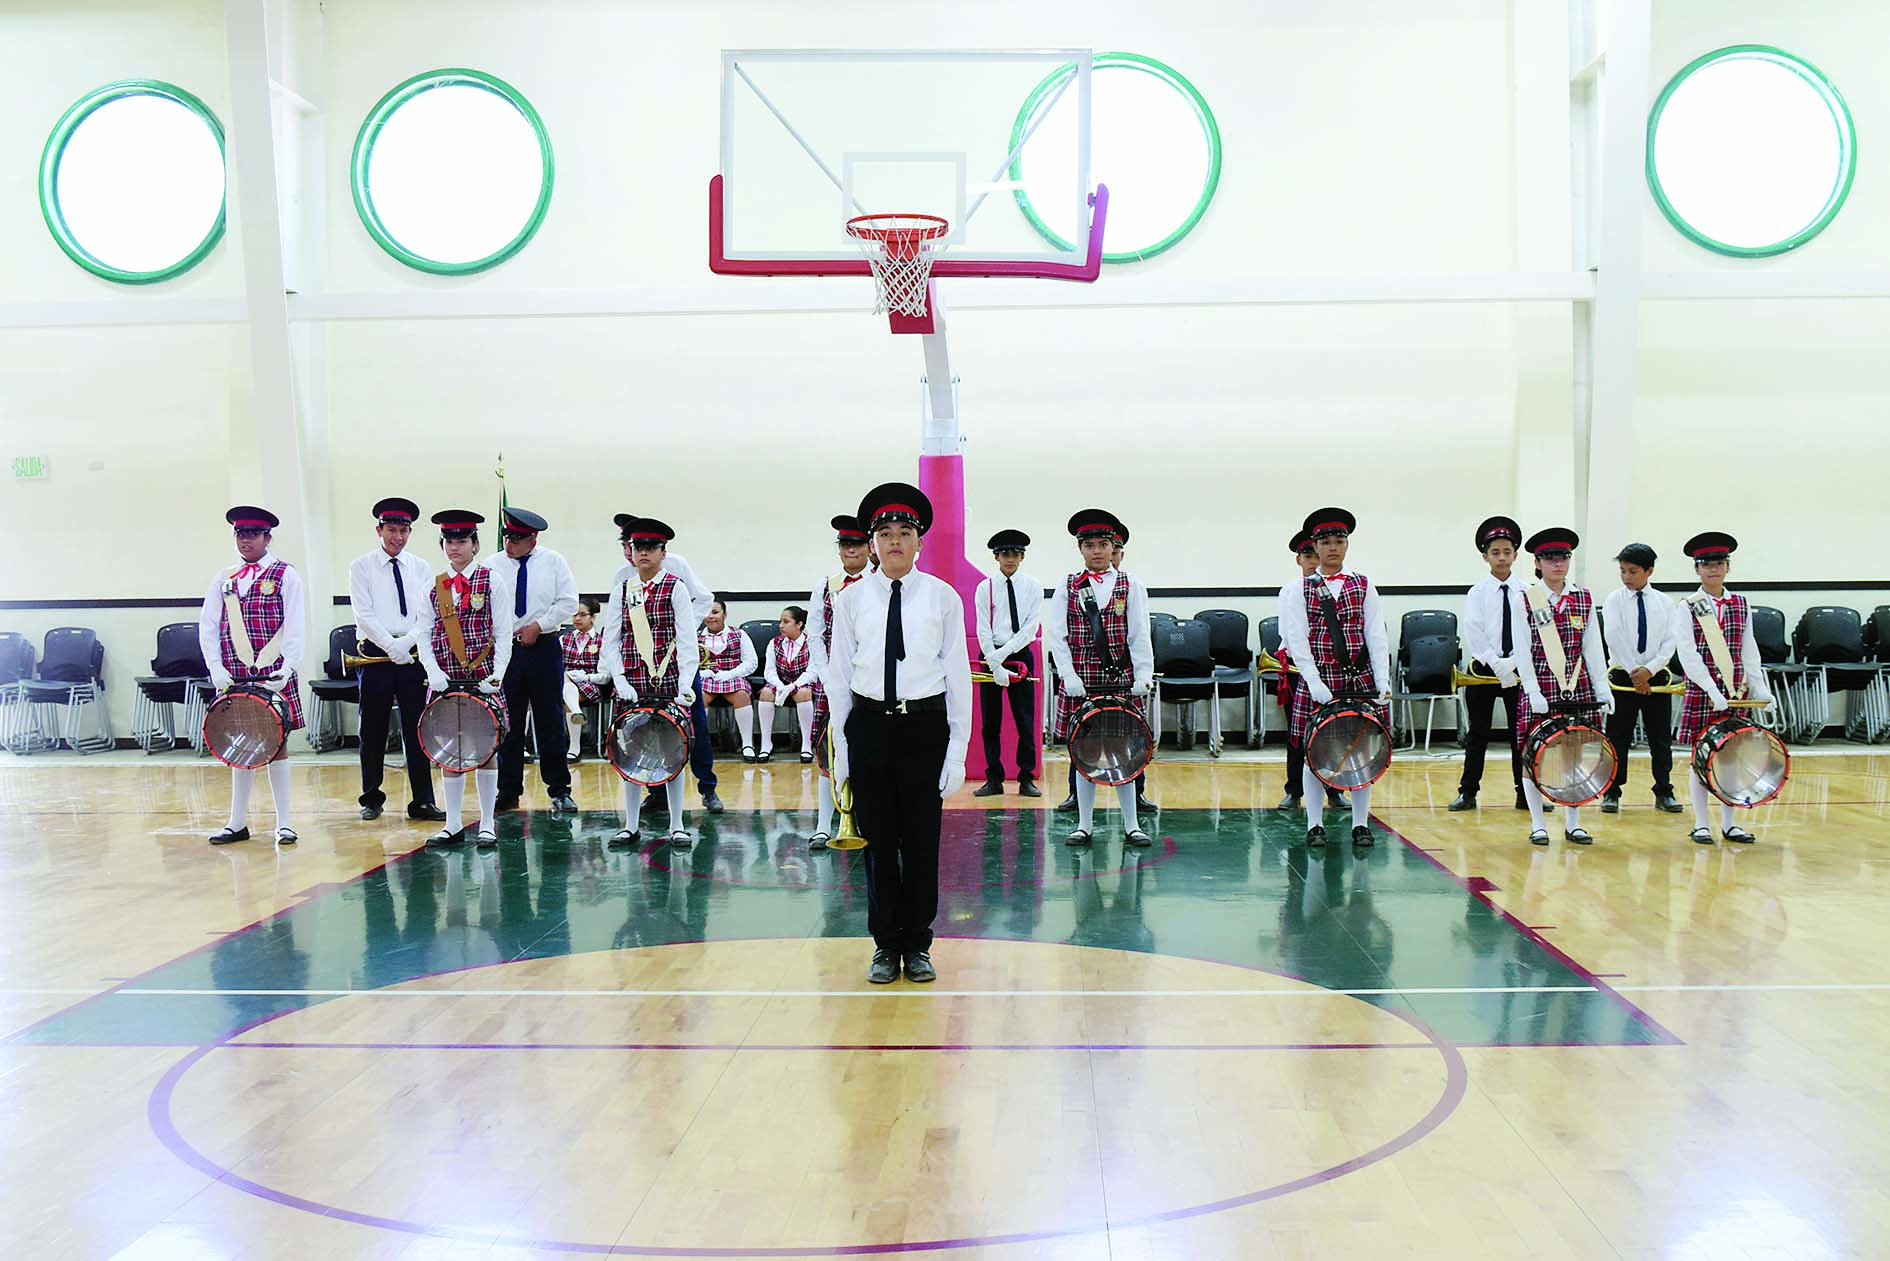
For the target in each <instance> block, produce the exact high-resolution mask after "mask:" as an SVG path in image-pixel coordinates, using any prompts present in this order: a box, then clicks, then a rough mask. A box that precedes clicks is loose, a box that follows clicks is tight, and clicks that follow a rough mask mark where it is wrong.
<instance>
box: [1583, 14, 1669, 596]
mask: <svg viewBox="0 0 1890 1261" xmlns="http://www.w3.org/2000/svg"><path fill="white" fill-rule="evenodd" d="M1579 8H1580V9H1581V10H1586V11H1587V13H1586V14H1585V16H1587V17H1590V18H1593V19H1598V20H1589V21H1582V20H1580V19H1579V18H1578V20H1577V22H1575V23H1572V24H1571V25H1572V29H1573V30H1574V31H1576V32H1577V33H1578V35H1580V36H1581V37H1582V38H1591V39H1593V40H1594V41H1595V42H1594V44H1593V46H1591V47H1589V48H1585V49H1582V48H1579V44H1580V42H1581V39H1578V40H1576V41H1575V43H1576V44H1577V51H1575V54H1574V55H1573V56H1572V57H1571V58H1570V61H1571V66H1570V82H1571V85H1572V90H1573V91H1574V92H1575V93H1576V94H1577V95H1576V98H1575V99H1576V100H1578V101H1579V100H1582V99H1584V98H1585V100H1586V104H1587V108H1586V109H1578V110H1577V111H1576V112H1575V114H1574V115H1573V116H1572V117H1571V132H1572V140H1573V143H1574V152H1575V154H1576V158H1577V161H1576V166H1577V172H1578V175H1586V176H1587V181H1586V186H1585V187H1582V185H1581V183H1580V182H1579V181H1578V184H1577V187H1578V188H1579V189H1580V190H1581V191H1580V192H1578V193H1577V195H1576V200H1575V214H1576V218H1575V227H1576V232H1575V240H1576V242H1577V256H1576V263H1577V265H1578V266H1581V265H1588V266H1591V267H1593V269H1594V272H1595V297H1594V301H1592V302H1587V303H1578V304H1577V310H1576V325H1577V327H1576V329H1575V341H1574V350H1575V354H1576V359H1577V362H1576V409H1577V410H1576V417H1575V423H1576V435H1575V437H1576V441H1575V449H1574V451H1573V452H1572V455H1573V459H1572V461H1571V464H1572V468H1573V472H1574V480H1575V504H1576V518H1577V519H1576V521H1575V528H1576V529H1577V530H1578V531H1580V532H1581V534H1582V537H1583V538H1584V539H1586V540H1587V541H1588V546H1586V547H1584V548H1582V550H1581V551H1580V552H1578V553H1577V565H1578V573H1579V575H1580V576H1581V577H1582V578H1583V579H1584V580H1585V581H1592V580H1593V578H1592V577H1591V576H1592V575H1599V574H1601V573H1602V572H1604V571H1603V569H1602V568H1601V566H1602V565H1603V564H1604V562H1605V558H1606V557H1609V556H1612V555H1613V554H1614V551H1615V549H1616V548H1618V547H1620V546H1621V545H1622V544H1624V543H1627V542H1630V541H1631V540H1630V539H1629V538H1628V530H1629V528H1630V522H1631V511H1630V510H1631V508H1632V505H1633V498H1634V485H1635V476H1634V473H1635V469H1634V462H1635V434H1634V401H1635V391H1636V366H1637V360H1638V357H1639V354H1640V302H1641V219H1642V207H1643V204H1644V201H1643V199H1644V198H1645V197H1646V195H1647V194H1646V192H1645V191H1644V178H1645V177H1644V169H1645V165H1646V159H1647V141H1646V135H1647V108H1648V82H1647V76H1648V45H1649V41H1650V39H1651V34H1652V14H1651V6H1650V0H1593V4H1592V8H1591V7H1590V5H1589V4H1587V3H1582V4H1580V5H1579ZM1591 85H1592V86H1591ZM1591 234H1592V235H1591ZM1584 369H1585V373H1584ZM1584 395H1585V397H1584ZM1584 404H1585V405H1584ZM1582 558H1586V562H1587V563H1586V564H1583V563H1582Z"/></svg>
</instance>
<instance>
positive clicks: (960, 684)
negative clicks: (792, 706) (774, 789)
mask: <svg viewBox="0 0 1890 1261" xmlns="http://www.w3.org/2000/svg"><path fill="white" fill-rule="evenodd" d="M858 516H859V519H860V521H861V522H862V523H863V524H864V525H865V526H866V527H867V529H868V530H870V531H871V532H872V535H873V539H874V542H875V544H876V546H877V548H878V554H879V564H880V568H879V571H878V572H877V573H874V574H871V575H869V576H868V577H866V578H865V579H863V580H861V581H859V582H857V583H855V584H853V586H852V587H850V588H849V589H847V590H846V591H845V592H843V593H842V594H841V595H840V597H839V598H838V599H836V600H835V601H834V602H833V645H832V648H831V650H830V653H829V656H828V660H827V683H828V687H829V695H828V699H829V701H830V702H831V704H832V706H833V732H834V741H833V761H834V765H833V774H834V779H835V781H836V782H846V783H849V784H850V785H851V786H852V790H853V818H854V822H855V824H856V825H857V826H858V827H859V830H860V835H861V836H863V837H865V838H866V872H867V899H866V923H867V927H868V929H869V930H870V931H871V932H872V934H873V947H874V948H873V961H872V963H871V965H869V967H868V968H867V972H866V979H867V980H868V981H870V982H872V983H873V984H875V985H885V984H889V983H890V982H892V981H895V980H897V979H898V978H899V973H900V971H901V969H902V968H903V969H904V971H905V975H906V979H907V980H909V981H932V980H936V979H937V978H938V972H937V970H936V969H935V968H934V967H933V966H932V955H931V950H932V921H933V919H935V918H936V917H937V915H938V846H939V829H940V827H941V825H942V824H943V821H944V799H945V798H946V797H949V796H951V795H952V794H953V793H954V792H956V791H958V789H960V788H962V787H963V786H964V783H965V751H966V747H967V746H968V745H969V744H970V742H971V659H970V655H969V654H968V653H967V652H966V650H965V602H964V601H963V600H961V599H960V598H959V596H958V593H957V592H956V591H954V590H952V588H951V586H950V585H949V584H947V583H946V582H944V581H943V580H941V579H939V578H936V577H933V576H932V575H931V574H927V573H921V572H919V570H917V569H916V568H914V566H915V564H916V563H917V561H918V558H919V541H920V539H921V538H923V537H924V535H925V532H926V530H928V529H930V528H931V525H932V504H931V501H930V500H928V499H927V498H926V497H925V495H924V494H923V493H922V492H921V491H920V490H919V488H918V487H917V486H910V485H907V484H905V483H902V482H888V483H886V484H885V485H883V486H879V487H877V488H875V489H874V490H873V491H872V492H871V493H869V494H868V495H867V496H866V498H865V499H864V500H862V501H861V502H860V511H859V514H858Z"/></svg>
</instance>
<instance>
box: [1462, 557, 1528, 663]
mask: <svg viewBox="0 0 1890 1261" xmlns="http://www.w3.org/2000/svg"><path fill="white" fill-rule="evenodd" d="M1528 585H1529V584H1527V583H1525V582H1524V581H1523V580H1522V578H1521V577H1520V576H1519V575H1517V574H1514V573H1512V574H1510V576H1509V577H1508V578H1507V579H1505V580H1503V581H1502V582H1498V581H1497V580H1496V575H1494V574H1491V575H1490V576H1489V577H1487V578H1485V579H1484V580H1483V581H1481V582H1479V583H1478V584H1477V585H1476V586H1474V587H1472V588H1470V590H1469V591H1467V592H1465V593H1464V597H1463V646H1464V651H1466V652H1468V653H1469V654H1470V659H1471V660H1472V661H1481V662H1482V663H1483V664H1484V665H1486V666H1488V667H1490V669H1492V670H1494V671H1496V673H1497V674H1498V675H1501V676H1505V677H1507V676H1508V675H1511V674H1520V673H1521V672H1522V668H1523V667H1522V666H1521V665H1518V664H1517V663H1518V662H1519V661H1526V659H1527V657H1528V655H1529V644H1528V641H1527V640H1522V639H1517V640H1514V641H1513V642H1512V644H1511V645H1510V653H1509V656H1508V657H1504V655H1503V588H1504V587H1505V586H1507V587H1508V588H1509V612H1510V616H1511V618H1514V617H1515V615H1516V606H1517V605H1519V604H1521V603H1522V602H1523V588H1524V587H1526V586H1528ZM1510 633H1511V634H1512V635H1513V634H1514V633H1515V624H1514V622H1513V621H1512V623H1511V628H1510Z"/></svg>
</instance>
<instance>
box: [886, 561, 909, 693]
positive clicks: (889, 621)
mask: <svg viewBox="0 0 1890 1261" xmlns="http://www.w3.org/2000/svg"><path fill="white" fill-rule="evenodd" d="M899 583H900V580H899V579H898V578H894V579H893V580H892V599H890V600H888V601H887V602H886V697H885V702H886V704H888V705H890V704H892V703H893V702H894V701H897V700H898V699H899V663H900V662H901V661H904V660H905V659H906V628H905V624H904V623H903V622H901V621H900V620H899Z"/></svg>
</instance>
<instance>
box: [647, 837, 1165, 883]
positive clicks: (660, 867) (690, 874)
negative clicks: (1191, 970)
mask: <svg viewBox="0 0 1890 1261" xmlns="http://www.w3.org/2000/svg"><path fill="white" fill-rule="evenodd" d="M1161 842H1162V843H1161V852H1160V853H1159V854H1158V853H1156V852H1154V851H1153V850H1150V851H1149V858H1148V861H1146V862H1144V863H1142V864H1140V866H1141V870H1143V871H1147V870H1148V869H1149V868H1151V867H1159V866H1161V865H1162V864H1163V863H1165V862H1167V861H1168V860H1169V859H1171V858H1173V857H1174V856H1175V854H1176V852H1177V850H1176V846H1175V838H1174V837H1172V836H1163V837H1162V838H1161ZM700 843H701V842H697V844H698V845H700ZM666 850H668V851H669V852H672V853H680V854H692V853H694V852H695V850H694V849H693V848H692V849H686V850H670V847H669V846H667V845H664V844H662V843H660V842H653V843H651V844H649V845H646V846H644V847H643V848H642V849H640V850H638V851H637V852H636V854H635V857H636V859H637V860H638V861H639V862H641V863H642V864H643V867H644V869H645V870H647V871H662V872H668V873H669V874H670V875H672V876H681V877H683V878H684V879H685V880H701V881H703V882H705V883H707V884H719V885H727V886H728V887H730V888H738V889H796V890H807V889H817V890H823V891H824V890H829V889H832V890H840V889H853V890H857V891H858V892H861V893H864V892H866V886H865V885H863V884H861V885H856V884H845V885H840V884H835V885H818V884H806V885H785V884H780V883H778V882H776V881H771V880H732V879H730V878H729V877H727V876H718V875H716V874H714V873H713V872H696V871H691V870H689V869H688V868H687V867H672V866H670V865H669V864H668V863H656V862H651V861H650V860H651V859H652V858H654V857H656V856H657V855H658V854H659V853H662V852H664V851H666ZM829 852H836V851H829ZM837 852H838V853H842V854H846V853H851V852H853V851H850V850H839V851H837ZM862 852H863V851H862ZM1045 853H1047V854H1052V855H1054V854H1055V853H1056V851H1054V850H1046V851H1045ZM1127 870H1128V868H1126V867H1110V868H1107V869H1106V870H1103V871H1091V872H1085V873H1082V874H1078V873H1076V872H1071V873H1070V874H1069V875H1068V876H1064V875H1061V874H1059V873H1052V874H1051V875H1037V876H1036V877H1035V878H1034V879H1026V880H982V881H979V882H978V883H976V884H941V885H939V887H938V891H939V892H940V893H968V892H970V891H971V890H973V889H1006V888H1012V887H1015V886H1019V885H1023V886H1027V887H1035V888H1043V887H1044V886H1045V885H1048V884H1049V883H1050V882H1051V881H1052V880H1065V879H1068V880H1101V879H1103V878H1104V877H1105V876H1119V875H1121V874H1122V873H1123V872H1124V871H1127Z"/></svg>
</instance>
